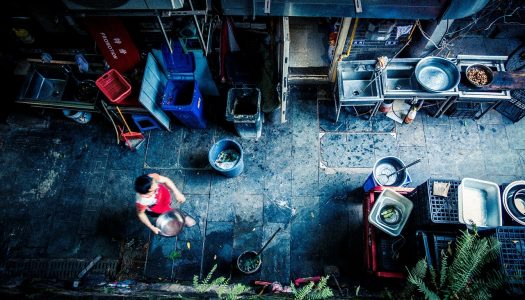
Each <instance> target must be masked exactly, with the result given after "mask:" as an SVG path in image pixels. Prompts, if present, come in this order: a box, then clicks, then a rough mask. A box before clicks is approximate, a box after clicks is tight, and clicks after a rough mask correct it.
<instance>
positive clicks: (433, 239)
mask: <svg viewBox="0 0 525 300" xmlns="http://www.w3.org/2000/svg"><path fill="white" fill-rule="evenodd" d="M416 236H417V237H418V238H419V239H418V242H419V246H418V247H419V250H420V251H421V249H423V250H424V252H420V253H422V254H424V255H425V258H426V261H427V264H428V265H432V267H434V269H437V270H439V269H440V268H441V250H444V251H445V253H447V256H450V255H449V254H448V251H447V250H448V246H449V244H450V245H451V247H454V243H455V241H456V236H455V235H454V234H453V233H451V232H432V231H423V230H418V231H417V233H416ZM452 249H454V248H452Z"/></svg>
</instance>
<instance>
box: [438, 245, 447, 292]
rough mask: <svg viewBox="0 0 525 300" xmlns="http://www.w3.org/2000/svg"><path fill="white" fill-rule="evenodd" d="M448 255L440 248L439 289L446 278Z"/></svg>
mask: <svg viewBox="0 0 525 300" xmlns="http://www.w3.org/2000/svg"><path fill="white" fill-rule="evenodd" d="M447 272H448V256H447V254H446V253H445V251H443V250H441V271H440V272H439V275H440V276H439V289H442V288H443V287H444V285H445V282H446V280H447Z"/></svg>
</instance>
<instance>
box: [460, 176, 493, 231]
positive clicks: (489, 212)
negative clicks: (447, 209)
mask: <svg viewBox="0 0 525 300" xmlns="http://www.w3.org/2000/svg"><path fill="white" fill-rule="evenodd" d="M458 216H459V221H460V222H461V223H463V224H472V223H473V224H475V225H476V226H477V227H497V226H501V225H502V224H503V219H502V215H501V196H500V191H499V186H498V185H497V184H496V183H494V182H490V181H483V180H479V179H473V178H463V180H461V184H460V185H459V187H458Z"/></svg>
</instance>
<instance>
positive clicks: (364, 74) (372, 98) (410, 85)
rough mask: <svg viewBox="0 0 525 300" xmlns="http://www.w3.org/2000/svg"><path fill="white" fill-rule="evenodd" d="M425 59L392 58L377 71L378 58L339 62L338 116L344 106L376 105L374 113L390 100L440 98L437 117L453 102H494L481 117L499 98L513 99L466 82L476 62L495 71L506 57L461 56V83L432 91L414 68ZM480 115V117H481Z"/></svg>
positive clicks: (459, 59)
mask: <svg viewBox="0 0 525 300" xmlns="http://www.w3.org/2000/svg"><path fill="white" fill-rule="evenodd" d="M420 60H421V58H396V59H392V60H391V61H390V63H389V64H388V65H387V67H386V68H385V69H384V70H382V71H378V70H375V63H376V61H375V60H356V61H342V62H340V63H339V65H338V81H337V82H338V89H339V93H338V96H339V98H338V100H336V107H337V117H336V122H337V119H338V118H339V113H340V109H341V106H364V105H368V106H374V108H373V109H372V113H371V114H372V116H373V115H374V114H375V113H376V112H377V109H378V107H379V105H380V104H381V102H382V101H383V100H385V99H389V100H395V99H399V100H413V99H422V100H432V101H438V102H439V105H438V110H437V112H436V113H435V114H434V117H440V116H441V115H442V114H443V113H444V112H445V111H446V110H447V109H448V108H449V107H450V106H451V105H452V104H454V103H455V102H457V101H460V102H469V101H470V102H476V103H478V102H490V103H493V105H492V106H490V107H489V109H487V110H486V111H484V112H482V114H481V116H483V114H485V113H486V112H487V111H488V110H490V109H492V108H493V107H494V106H495V105H497V103H499V101H504V100H509V99H510V98H511V97H510V91H509V90H505V91H475V90H473V88H472V87H471V86H469V85H468V83H467V82H466V78H464V77H465V75H464V73H465V70H466V68H467V67H468V66H470V65H473V64H484V65H487V66H488V67H489V68H491V69H492V70H494V71H500V72H501V71H505V62H506V60H507V57H506V56H486V55H458V57H457V58H456V59H451V60H452V61H454V62H455V63H456V64H457V66H458V68H459V69H460V72H461V74H462V80H461V82H460V84H459V85H458V86H457V87H455V88H454V89H451V90H448V91H444V92H437V93H432V92H428V91H427V90H425V89H423V87H422V86H421V85H420V84H419V83H418V82H417V80H416V78H415V76H414V71H415V68H416V65H417V63H418V62H419V61H420ZM481 116H479V117H481Z"/></svg>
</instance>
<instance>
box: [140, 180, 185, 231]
mask: <svg viewBox="0 0 525 300" xmlns="http://www.w3.org/2000/svg"><path fill="white" fill-rule="evenodd" d="M135 191H136V192H137V194H136V199H135V206H136V207H137V216H138V218H139V220H140V221H141V222H142V223H144V225H146V227H148V228H149V229H151V231H153V233H155V234H159V233H160V229H159V228H157V227H155V226H153V224H151V221H150V220H149V218H148V216H147V215H146V212H148V214H150V215H152V216H154V217H158V216H159V215H160V214H162V213H165V212H168V211H170V210H171V209H172V208H171V193H170V191H171V192H173V195H174V196H175V200H177V202H179V203H184V201H186V197H185V196H184V195H183V194H182V193H181V192H180V191H179V189H177V187H176V186H175V184H174V183H173V181H171V179H169V178H168V177H164V176H161V175H159V174H157V173H151V174H144V175H141V176H139V177H137V179H135ZM184 224H185V225H186V226H188V227H191V226H193V225H195V220H194V219H192V218H191V217H189V216H185V218H184Z"/></svg>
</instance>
